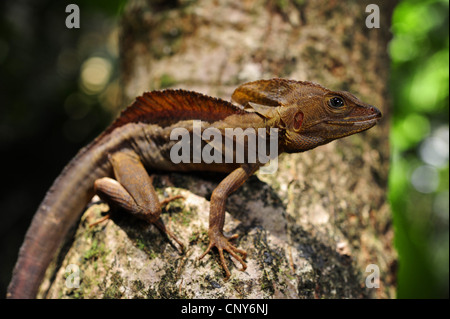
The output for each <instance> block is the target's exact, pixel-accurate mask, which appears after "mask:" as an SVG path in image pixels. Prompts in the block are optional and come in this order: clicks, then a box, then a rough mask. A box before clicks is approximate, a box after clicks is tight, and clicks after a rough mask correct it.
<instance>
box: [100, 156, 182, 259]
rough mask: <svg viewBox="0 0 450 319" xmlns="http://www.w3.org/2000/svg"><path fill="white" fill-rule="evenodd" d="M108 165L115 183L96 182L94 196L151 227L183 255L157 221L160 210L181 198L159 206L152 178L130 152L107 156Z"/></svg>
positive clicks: (167, 200)
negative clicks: (153, 226)
mask: <svg viewBox="0 0 450 319" xmlns="http://www.w3.org/2000/svg"><path fill="white" fill-rule="evenodd" d="M110 161H111V164H112V166H113V169H114V175H115V177H116V179H112V178H109V177H104V178H100V179H98V180H96V181H95V183H94V188H95V192H96V193H97V195H99V196H100V198H101V199H103V200H104V201H106V202H108V203H109V204H112V205H113V206H116V207H119V208H122V209H123V210H125V211H127V212H129V213H131V214H132V215H134V216H135V217H137V218H139V219H142V220H145V221H146V222H148V223H151V224H154V225H155V226H156V227H157V228H158V229H159V230H160V231H161V232H163V233H164V234H166V235H167V236H169V237H170V238H172V239H173V240H175V241H176V242H177V243H178V245H179V246H180V249H179V251H180V252H182V251H183V249H184V246H183V244H182V243H181V241H180V240H178V238H176V236H175V235H174V234H173V233H172V232H171V231H169V230H168V229H167V228H166V227H165V226H164V223H163V222H162V220H161V218H160V215H161V206H164V205H166V204H167V203H168V202H169V201H171V200H174V199H178V198H180V197H181V196H173V197H170V198H167V199H165V200H163V201H162V202H161V203H160V202H159V199H158V195H157V194H156V191H155V189H154V188H153V185H152V178H151V177H150V176H149V175H148V174H147V171H146V170H145V168H144V166H143V165H142V163H141V162H140V160H139V158H138V157H137V155H136V154H134V153H132V152H125V153H122V152H119V153H115V154H113V155H111V156H110Z"/></svg>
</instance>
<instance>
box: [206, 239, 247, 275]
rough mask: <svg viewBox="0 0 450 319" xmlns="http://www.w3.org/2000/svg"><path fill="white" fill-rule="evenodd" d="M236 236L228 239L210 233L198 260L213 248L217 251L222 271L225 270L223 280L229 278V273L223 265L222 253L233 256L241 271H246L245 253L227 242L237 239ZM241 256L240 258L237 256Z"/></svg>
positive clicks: (224, 264) (225, 265)
mask: <svg viewBox="0 0 450 319" xmlns="http://www.w3.org/2000/svg"><path fill="white" fill-rule="evenodd" d="M237 237H238V235H237V234H235V235H233V236H231V237H230V238H227V237H225V236H224V235H223V234H222V233H221V232H216V233H210V234H209V238H210V241H209V246H208V248H206V250H205V252H204V253H203V254H202V255H201V256H200V257H199V258H198V259H199V260H200V259H202V258H203V257H205V255H206V254H207V253H209V252H210V250H211V249H212V248H213V247H214V246H215V247H216V248H217V250H218V251H219V256H220V263H221V264H222V267H223V269H224V270H225V273H226V277H225V280H228V278H230V276H231V273H230V271H229V270H228V267H227V264H226V263H225V257H224V255H223V251H224V250H225V251H227V252H228V253H229V254H230V255H231V256H233V257H234V258H235V259H236V260H237V261H239V262H240V263H241V265H242V269H240V270H241V271H245V269H247V264H246V263H245V262H244V259H245V257H246V256H247V252H246V251H245V250H243V249H239V248H236V247H235V246H233V245H232V244H230V242H229V240H231V239H235V238H237ZM238 253H239V254H241V255H242V257H241V256H239V255H238Z"/></svg>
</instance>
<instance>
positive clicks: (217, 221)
mask: <svg viewBox="0 0 450 319" xmlns="http://www.w3.org/2000/svg"><path fill="white" fill-rule="evenodd" d="M257 169H258V165H256V164H255V165H251V166H250V165H243V166H241V167H239V168H237V169H235V170H234V171H233V172H231V173H230V174H229V175H228V176H227V177H226V178H225V179H223V180H222V182H220V184H219V185H218V186H217V187H216V189H214V191H213V193H212V196H211V207H210V213H209V230H208V235H209V240H210V243H209V246H208V248H207V249H206V250H205V252H204V253H203V254H202V255H201V256H200V257H199V259H202V258H203V257H204V256H205V255H206V254H207V253H208V252H209V251H210V250H211V249H212V248H213V247H216V248H217V250H218V251H219V256H220V262H221V264H222V267H223V269H224V270H225V273H226V277H225V279H228V278H229V277H230V275H231V274H230V271H229V270H228V267H227V265H226V263H225V258H224V255H223V251H224V250H225V251H227V252H228V253H229V254H230V255H231V256H233V257H234V258H236V259H237V260H238V261H239V262H240V263H241V265H242V269H241V270H242V271H244V270H245V269H246V268H247V265H246V264H245V262H244V259H245V257H246V256H247V253H246V251H245V250H242V249H239V248H236V247H235V246H233V245H232V244H231V243H230V242H229V240H231V239H234V238H237V237H238V235H237V234H235V235H233V236H231V237H230V238H226V237H225V236H224V235H223V226H224V222H225V203H226V200H227V198H228V196H230V194H231V193H233V192H234V191H235V190H237V189H238V188H239V187H240V186H241V185H242V184H243V183H244V182H245V181H246V180H247V179H248V178H249V177H250V176H251V175H252V174H253V173H254V172H255V171H256V170H257ZM238 254H241V255H242V257H240V256H239V255H238Z"/></svg>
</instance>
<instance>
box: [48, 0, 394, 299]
mask: <svg viewBox="0 0 450 319" xmlns="http://www.w3.org/2000/svg"><path fill="white" fill-rule="evenodd" d="M373 2H374V1H329V0H320V1H300V0H273V1H270V0H239V1H237V0H236V1H231V0H230V1H208V0H197V1H187V0H179V1H176V0H172V1H162V0H154V1H138V0H136V1H130V2H129V4H128V6H127V8H126V9H125V12H124V16H123V19H122V22H121V41H120V50H121V74H122V80H123V95H124V102H125V103H124V105H127V104H129V102H131V101H132V100H133V99H134V98H135V97H136V96H138V95H141V94H142V93H143V92H144V91H150V90H156V89H163V88H167V87H172V88H183V89H189V90H195V91H199V92H202V93H205V94H208V95H212V96H217V97H222V98H224V99H227V100H229V99H230V96H231V93H232V91H233V90H234V89H235V88H236V87H237V86H238V85H240V84H242V83H244V82H247V81H253V80H257V79H268V78H272V77H283V78H290V79H295V80H302V81H313V82H317V83H320V84H322V85H324V86H325V87H327V88H330V89H333V90H347V91H350V92H352V93H354V94H355V95H357V96H358V97H359V98H360V99H361V100H363V101H365V102H367V103H370V104H373V105H376V106H377V107H379V108H380V109H381V111H382V112H383V115H384V118H383V120H382V121H381V122H380V123H379V125H378V126H376V127H375V128H373V129H371V130H369V131H367V132H364V133H362V134H357V135H354V136H351V137H348V138H345V139H342V140H338V141H335V142H333V143H330V144H328V145H325V146H321V147H318V148H316V149H314V150H311V151H308V152H305V153H301V154H291V155H285V156H282V157H281V158H280V160H279V168H278V172H277V174H275V175H258V174H257V176H254V177H252V178H251V179H250V180H249V181H248V182H247V183H245V184H244V186H243V187H241V188H240V189H239V190H238V191H237V192H236V193H235V194H233V195H232V196H231V197H230V198H229V200H228V202H227V211H228V212H229V214H227V217H226V221H225V225H226V226H225V231H226V232H227V233H228V234H232V233H238V234H239V235H240V237H239V239H238V240H237V241H236V244H237V246H238V247H239V248H242V249H245V250H247V252H248V257H247V262H248V269H247V270H246V271H245V272H241V271H239V269H238V268H239V265H238V264H235V263H233V261H232V260H231V259H229V266H230V269H231V271H232V276H231V278H230V280H228V281H224V280H223V278H224V272H223V271H222V269H221V267H220V266H219V264H218V254H217V252H216V251H213V253H210V254H208V255H207V256H206V257H205V258H204V259H202V260H201V261H199V260H197V258H198V257H199V256H200V255H201V253H202V251H203V250H204V249H205V248H206V246H207V244H208V238H207V236H206V232H207V227H208V213H209V211H208V210H209V201H208V200H209V197H210V195H211V193H212V190H213V189H214V187H215V186H216V185H217V183H218V181H220V178H217V177H214V176H213V177H211V176H206V175H196V174H191V175H184V174H161V173H159V172H151V173H158V175H156V177H155V184H156V187H157V189H158V191H160V193H161V198H163V197H164V196H168V195H171V194H182V195H184V196H185V199H184V200H182V201H175V202H172V203H170V204H169V205H168V207H167V209H166V210H165V212H163V219H164V221H165V223H166V225H167V226H168V227H169V228H170V229H172V230H173V231H174V232H175V233H176V234H177V236H178V238H180V239H182V240H183V242H184V243H185V246H186V251H185V252H184V254H179V253H178V252H177V250H176V248H175V247H173V246H172V245H171V244H170V242H169V241H168V240H167V239H165V238H164V237H163V236H162V235H161V234H160V233H159V232H158V231H157V230H156V229H155V228H154V227H153V226H146V225H143V224H142V223H141V222H139V221H136V220H133V219H131V218H129V217H128V216H114V218H113V219H112V220H109V221H107V222H105V223H103V224H100V225H99V226H96V227H94V228H91V229H90V228H89V227H87V225H88V224H89V223H91V222H92V221H94V220H96V219H98V218H99V216H100V215H99V213H98V209H99V206H93V207H91V208H90V209H89V210H87V212H86V213H85V214H84V216H83V218H82V222H81V224H80V227H79V229H78V230H77V234H76V236H75V239H74V241H73V243H71V245H69V251H68V253H67V254H66V255H65V259H64V261H63V262H62V267H61V268H60V269H59V271H58V272H57V274H56V277H55V278H56V279H52V282H53V284H52V285H51V288H50V290H49V293H48V295H47V297H69V298H74V297H84V298H108V297H114V298H118V297H121V298H208V297H211V298H234V297H237V298H392V297H395V268H396V267H395V265H396V253H395V251H394V248H393V229H392V220H391V218H392V217H391V213H390V209H389V206H388V203H387V195H386V189H387V177H388V164H389V144H388V133H389V99H388V88H387V83H388V74H389V69H388V68H389V57H388V54H387V44H388V41H389V40H390V36H391V35H390V33H389V28H390V20H391V13H392V10H393V7H394V3H393V1H384V2H383V3H382V4H380V5H379V8H380V28H372V29H370V28H367V27H366V17H367V16H368V15H369V13H366V6H367V5H368V4H370V3H373ZM68 264H76V265H78V266H79V267H80V270H81V274H82V275H81V283H80V288H78V289H73V288H72V289H69V288H67V287H66V286H65V285H64V279H63V278H64V272H65V269H66V266H67V265H68ZM371 264H373V265H375V268H373V267H374V266H370V267H368V266H369V265H371ZM377 269H378V270H379V282H378V281H377V280H376V278H375V279H374V278H373V277H376V275H377V272H376V271H377ZM66 276H67V275H66ZM58 278H59V279H61V278H62V280H58ZM373 283H375V284H376V283H379V287H378V288H377V287H373V286H371V284H373ZM46 285H47V287H48V285H49V282H48V281H47V283H46Z"/></svg>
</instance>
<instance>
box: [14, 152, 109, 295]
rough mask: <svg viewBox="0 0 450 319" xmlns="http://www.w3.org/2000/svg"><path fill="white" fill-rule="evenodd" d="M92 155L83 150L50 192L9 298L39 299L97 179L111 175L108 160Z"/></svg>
mask: <svg viewBox="0 0 450 319" xmlns="http://www.w3.org/2000/svg"><path fill="white" fill-rule="evenodd" d="M92 153H93V152H88V151H86V150H82V151H80V153H79V154H78V155H77V156H76V157H75V158H74V159H73V160H72V161H71V162H70V163H69V164H68V165H67V166H66V167H65V168H64V170H63V172H62V173H61V174H60V175H59V177H58V178H57V179H56V180H55V182H54V183H53V185H52V187H51V188H50V190H49V191H48V192H47V194H46V196H45V198H44V200H43V201H42V203H41V205H40V206H39V208H38V210H37V212H36V214H35V215H34V218H33V220H32V222H31V226H30V227H29V229H28V231H27V233H26V236H25V240H24V243H23V245H22V247H21V248H20V251H19V256H18V260H17V263H16V265H15V267H14V270H13V275H12V279H11V282H10V284H9V287H8V291H7V295H6V296H7V298H16V299H25V298H35V297H36V294H37V292H38V290H39V286H40V284H41V281H42V279H43V277H44V275H45V272H46V269H47V267H48V265H49V264H50V262H51V261H52V259H53V257H54V255H55V253H56V252H57V251H58V249H59V248H60V246H61V245H62V244H63V243H64V240H65V238H66V236H67V234H68V232H69V230H70V228H71V227H72V226H73V225H75V224H76V222H77V221H78V220H79V218H80V216H81V214H82V212H83V210H84V208H85V206H86V205H87V203H88V202H89V200H90V199H91V198H92V196H93V194H94V190H93V184H94V181H95V179H97V178H100V177H103V176H109V175H110V174H111V173H110V172H109V171H110V167H109V163H108V161H107V160H105V159H104V158H102V156H98V154H92ZM96 155H97V156H96ZM94 158H95V159H97V160H95V159H94Z"/></svg>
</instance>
